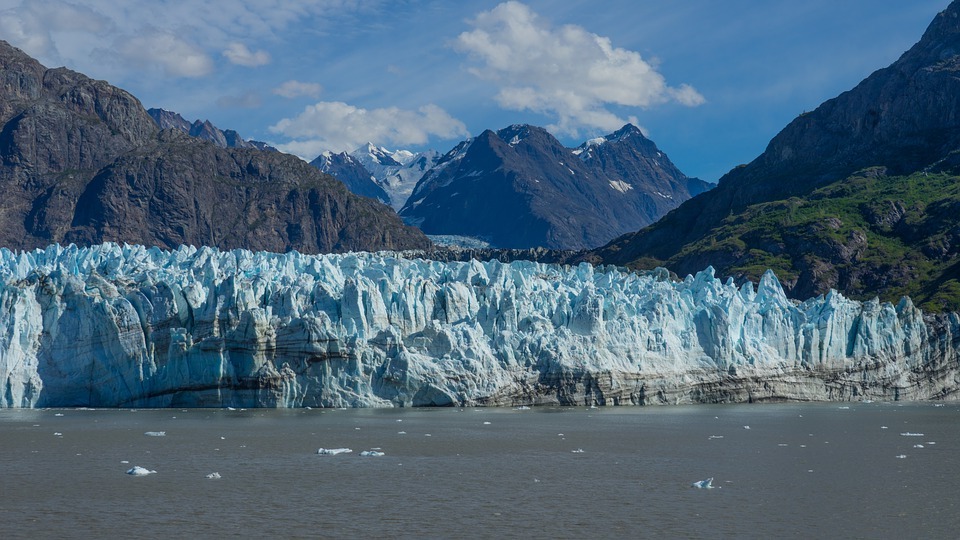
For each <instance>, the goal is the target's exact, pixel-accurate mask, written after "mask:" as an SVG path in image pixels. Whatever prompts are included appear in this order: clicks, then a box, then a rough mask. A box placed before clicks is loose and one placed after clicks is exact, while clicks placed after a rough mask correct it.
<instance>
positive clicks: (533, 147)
mask: <svg viewBox="0 0 960 540" xmlns="http://www.w3.org/2000/svg"><path fill="white" fill-rule="evenodd" d="M705 187H709V184H706V183H705V182H702V181H699V180H696V179H690V178H687V177H686V176H684V175H683V174H682V173H680V171H678V170H677V169H676V167H674V166H673V165H672V164H671V163H670V161H669V159H668V158H667V157H666V156H665V155H663V154H662V153H661V152H660V151H659V150H657V148H656V145H654V144H653V143H652V142H651V141H649V140H648V139H646V138H645V137H644V136H643V135H642V134H641V133H640V130H639V129H637V128H636V127H634V126H630V125H627V126H625V127H624V128H623V129H621V130H620V131H618V132H616V133H614V134H611V135H608V136H607V137H604V138H600V139H595V140H593V141H590V142H588V143H586V144H585V145H583V146H581V147H580V148H578V149H576V150H571V149H569V148H565V147H564V146H563V145H562V144H560V142H559V141H557V139H555V138H554V137H553V136H552V135H550V134H549V133H547V132H546V131H545V130H544V129H542V128H538V127H535V126H528V125H515V126H510V127H508V128H505V129H501V130H500V131H497V132H493V131H490V130H487V131H485V132H483V133H481V134H480V135H479V136H477V137H476V138H474V139H472V140H469V141H464V142H463V143H461V144H460V145H458V146H457V147H456V148H454V149H453V150H451V151H450V152H448V153H447V154H446V155H445V156H444V157H443V158H441V159H440V161H439V162H438V164H437V165H436V166H435V167H434V168H433V169H431V170H430V171H428V172H427V173H426V174H425V175H424V176H423V178H422V179H421V180H420V182H419V183H418V184H417V187H416V189H415V190H414V192H413V194H412V195H411V196H410V199H409V200H408V201H407V203H406V205H405V206H404V207H403V209H401V211H400V215H401V216H403V217H404V219H405V220H406V221H408V222H409V223H413V224H416V225H418V226H419V227H420V228H421V229H422V230H424V231H426V232H428V233H432V234H452V235H464V236H476V237H481V238H483V239H485V240H488V241H490V242H492V243H493V244H494V245H496V246H498V247H503V248H529V247H538V246H542V247H547V248H556V249H581V248H585V247H592V246H597V245H600V244H602V243H603V242H606V241H609V240H610V239H612V238H614V237H616V236H617V235H618V234H622V233H623V232H625V231H629V230H635V229H636V228H637V227H640V226H643V225H645V224H649V223H652V222H653V221H654V220H655V219H656V218H657V217H659V216H661V215H663V213H665V212H666V211H668V210H670V209H671V208H673V207H675V206H676V205H677V204H678V203H679V202H680V201H682V200H685V199H687V198H689V197H690V189H693V190H695V191H696V190H702V189H704V188H705Z"/></svg>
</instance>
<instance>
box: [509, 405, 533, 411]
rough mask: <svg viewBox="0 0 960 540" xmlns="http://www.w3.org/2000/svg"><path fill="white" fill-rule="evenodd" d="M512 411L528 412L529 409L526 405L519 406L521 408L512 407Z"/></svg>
mask: <svg viewBox="0 0 960 540" xmlns="http://www.w3.org/2000/svg"><path fill="white" fill-rule="evenodd" d="M513 410H515V411H529V410H530V407H527V406H526V405H521V406H519V407H514V408H513Z"/></svg>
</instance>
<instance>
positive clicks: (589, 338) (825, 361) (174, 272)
mask: <svg viewBox="0 0 960 540" xmlns="http://www.w3.org/2000/svg"><path fill="white" fill-rule="evenodd" d="M0 310H2V311H0V312H2V313H3V314H4V316H3V317H0V387H2V389H3V391H2V394H0V405H2V406H3V407H63V406H95V407H115V406H126V407H182V406H214V407H222V406H242V407H252V406H269V407H299V406H311V407H317V406H324V407H342V406H411V405H412V406H418V405H523V404H526V405H529V404H558V403H559V404H566V405H575V404H580V405H590V404H600V405H618V404H665V403H714V402H738V401H770V400H858V399H883V400H898V399H899V400H918V399H956V397H957V396H958V393H957V390H958V387H960V349H958V347H960V317H958V316H957V315H949V316H946V315H945V316H939V317H924V316H923V314H922V313H921V312H920V310H918V309H917V308H915V307H914V306H913V304H912V303H911V302H910V301H909V300H908V299H903V300H901V301H900V302H899V303H898V304H896V305H893V304H881V303H879V302H876V301H871V302H864V303H861V302H856V301H852V300H848V299H846V298H844V297H843V296H841V295H839V294H837V293H835V292H831V293H830V294H828V295H826V296H821V297H817V298H812V299H810V300H807V301H805V302H802V303H798V302H792V301H790V300H788V299H787V298H786V296H785V295H784V293H783V290H782V289H781V288H780V284H779V283H778V281H777V279H776V278H775V277H774V276H773V274H770V273H768V274H766V275H765V276H764V277H763V279H762V280H761V281H760V283H759V284H757V285H756V286H755V285H753V284H749V283H748V284H745V285H743V286H741V287H737V286H736V285H734V284H733V283H732V281H727V282H725V283H724V282H721V281H720V280H718V279H716V278H715V277H714V275H713V271H712V269H708V270H706V271H704V272H701V273H699V274H698V275H697V276H696V277H692V276H691V277H688V278H687V279H686V280H684V281H680V282H676V281H671V280H670V279H668V276H667V273H666V272H665V271H658V272H653V273H650V274H647V275H638V274H626V273H623V272H620V271H618V270H616V269H613V268H610V267H607V268H594V267H592V266H590V265H588V264H581V265H579V266H575V267H570V266H556V265H546V264H538V263H532V262H519V261H518V262H513V263H509V264H504V263H499V262H488V263H480V262H477V261H472V262H464V263H439V262H432V261H424V260H419V259H417V260H409V259H399V258H394V257H385V256H376V255H370V254H359V255H358V254H349V255H325V256H307V255H301V254H297V253H288V254H285V255H276V254H268V253H251V252H248V251H243V250H234V251H231V252H224V251H218V250H216V249H211V248H202V249H199V250H198V249H194V248H185V247H184V248H180V249H178V250H176V251H173V252H167V251H161V250H159V249H156V248H152V249H146V248H143V247H139V246H125V247H120V246H117V245H109V244H108V245H101V246H95V247H93V248H89V249H77V248H75V247H68V248H61V247H58V246H51V247H50V248H48V249H46V250H43V251H34V252H29V253H20V254H14V253H12V252H10V251H8V250H0Z"/></svg>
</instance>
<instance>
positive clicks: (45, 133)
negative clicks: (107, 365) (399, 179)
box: [0, 42, 431, 252]
mask: <svg viewBox="0 0 960 540" xmlns="http://www.w3.org/2000/svg"><path fill="white" fill-rule="evenodd" d="M0 192H2V193H3V197H2V199H0V246H3V247H8V248H11V249H32V248H36V247H43V246H46V245H49V244H51V243H57V242H68V243H69V242H78V243H83V244H90V243H99V242H103V241H107V240H109V241H116V242H128V243H137V244H145V245H156V246H160V247H167V248H174V247H176V246H178V245H180V244H185V243H186V244H194V245H215V246H220V247H224V248H227V247H247V248H251V249H265V250H271V251H279V252H283V251H288V250H292V249H296V250H299V251H304V252H329V251H347V250H379V249H398V248H400V249H406V248H413V249H424V248H428V247H430V245H431V243H430V242H429V240H427V238H426V237H424V236H423V235H422V234H421V233H420V232H419V231H417V230H416V229H413V228H411V227H407V226H405V225H403V224H402V223H401V222H400V220H399V219H398V218H397V217H396V215H395V214H394V213H393V212H392V211H390V209H389V208H387V207H385V206H383V205H381V204H379V203H376V202H374V201H370V200H368V199H364V198H361V197H357V196H355V195H353V194H351V193H350V192H349V191H348V190H347V189H346V188H344V187H343V185H342V184H341V183H340V182H337V181H336V180H334V179H333V178H331V177H329V176H327V175H324V174H322V173H320V172H319V171H317V170H316V169H314V168H312V167H309V166H308V165H307V164H306V163H304V162H302V161H301V160H300V159H298V158H296V157H294V156H289V155H285V154H281V153H278V152H265V151H261V150H257V149H251V148H224V147H220V146H217V145H215V144H213V143H211V142H207V141H204V140H201V139H199V138H196V137H190V136H188V135H186V134H184V133H181V132H180V131H177V130H173V129H167V130H160V129H159V127H158V125H157V124H156V122H155V121H154V119H153V118H152V117H151V116H150V115H149V114H148V113H147V111H146V110H145V109H144V108H143V107H142V106H141V104H140V102H139V101H138V100H137V99H136V98H135V97H134V96H132V95H130V94H129V93H127V92H125V91H123V90H121V89H119V88H116V87H114V86H111V85H110V84H108V83H106V82H104V81H96V80H93V79H90V78H88V77H86V76H84V75H82V74H79V73H76V72H73V71H70V70H68V69H65V68H58V69H47V68H45V67H44V66H42V65H41V64H40V63H39V62H37V61H36V60H34V59H32V58H30V57H29V56H28V55H26V54H25V53H23V52H22V51H20V50H19V49H16V48H14V47H12V46H10V45H9V44H7V43H5V42H0Z"/></svg>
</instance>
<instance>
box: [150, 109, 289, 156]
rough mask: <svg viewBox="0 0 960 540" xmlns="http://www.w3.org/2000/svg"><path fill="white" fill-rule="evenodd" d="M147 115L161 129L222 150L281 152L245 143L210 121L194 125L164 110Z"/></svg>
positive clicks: (195, 122) (260, 144)
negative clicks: (192, 138)
mask: <svg viewBox="0 0 960 540" xmlns="http://www.w3.org/2000/svg"><path fill="white" fill-rule="evenodd" d="M147 114H149V115H150V117H151V118H153V120H154V121H155V122H156V123H157V125H158V126H160V129H177V130H180V131H182V132H184V133H186V134H187V135H190V136H191V137H196V138H198V139H202V140H205V141H210V142H212V143H213V144H215V145H217V146H219V147H221V148H256V149H258V150H269V151H271V152H279V150H277V149H276V148H274V147H272V146H270V145H269V144H267V143H265V142H261V141H245V140H244V139H243V138H242V137H240V134H239V133H237V132H236V131H234V130H232V129H228V130H225V131H224V130H221V129H220V128H218V127H217V126H215V125H213V124H211V123H210V121H209V120H204V121H203V122H201V121H200V120H195V121H193V122H192V123H191V122H188V121H187V120H185V119H184V118H183V117H182V116H180V114H179V113H175V112H172V111H165V110H163V109H147Z"/></svg>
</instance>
